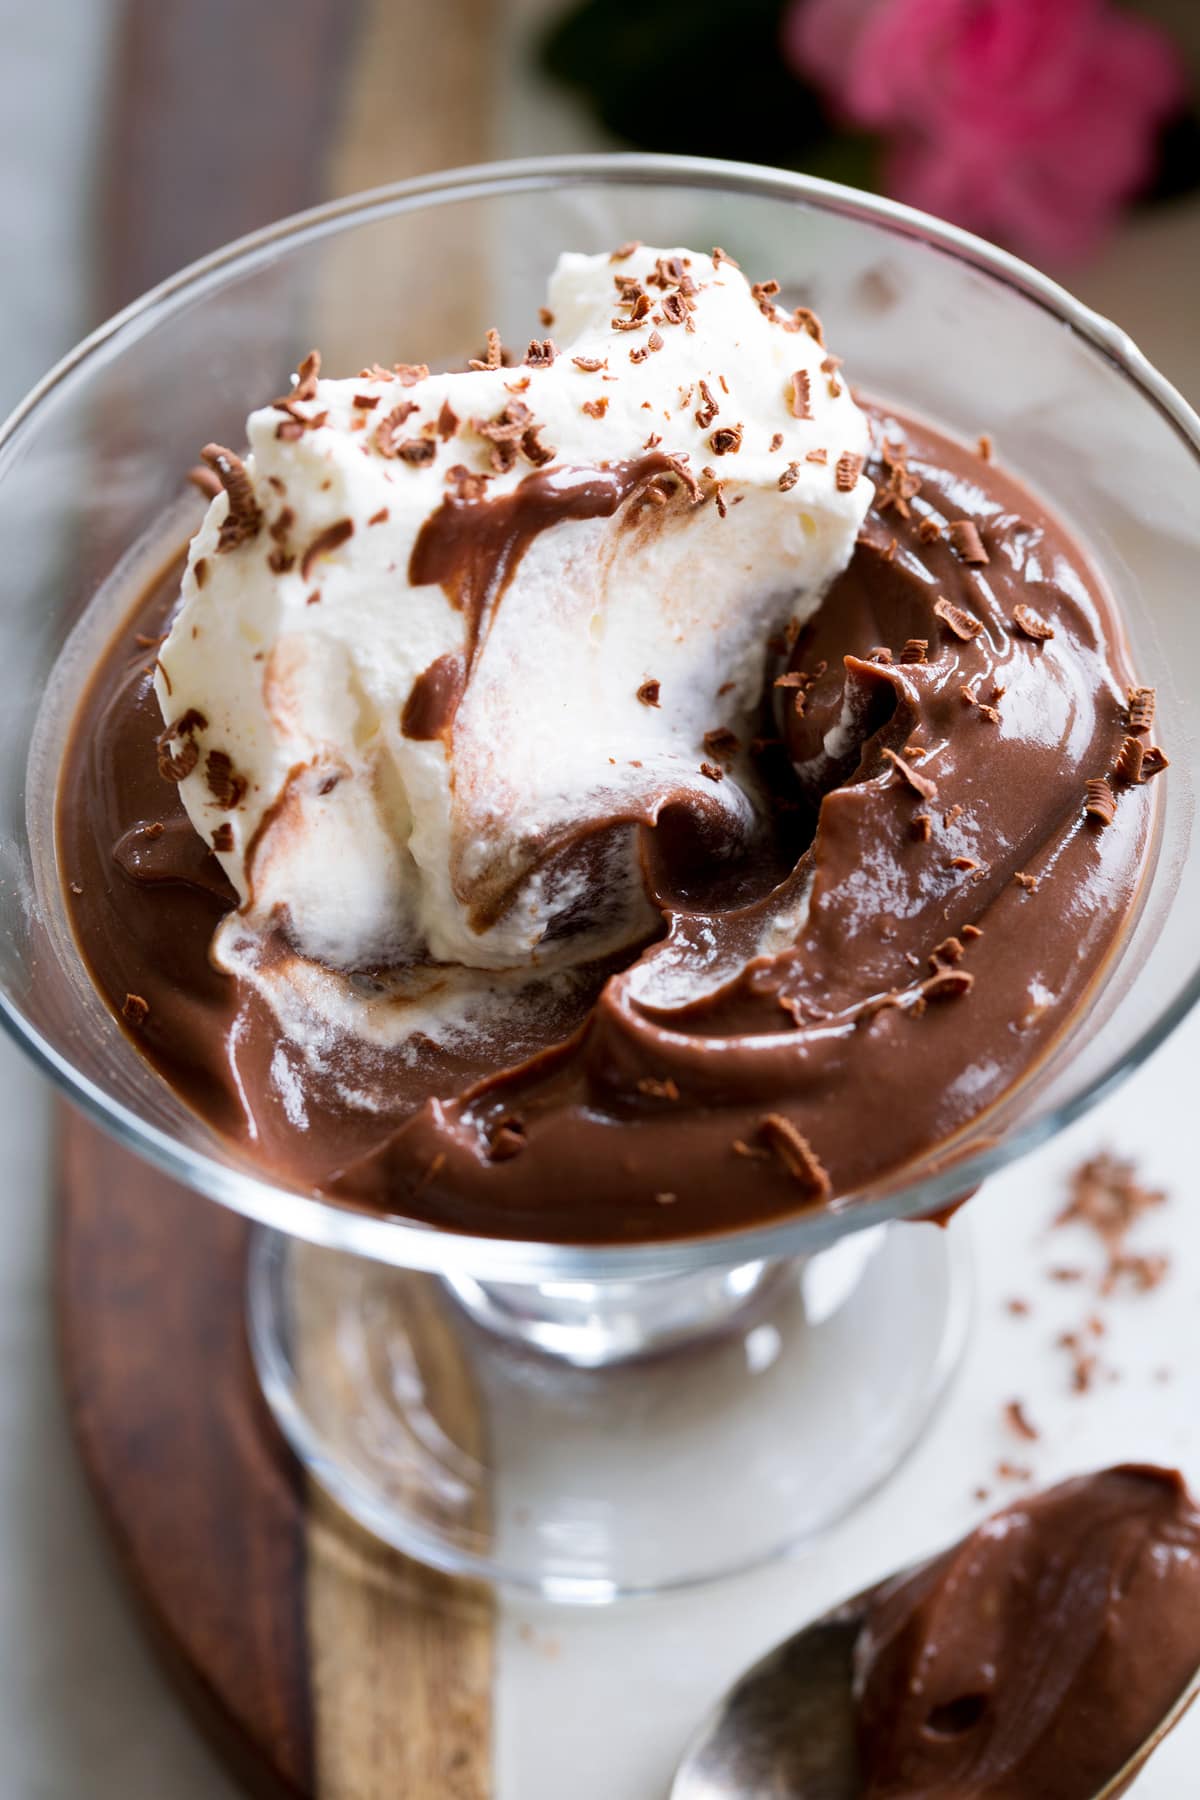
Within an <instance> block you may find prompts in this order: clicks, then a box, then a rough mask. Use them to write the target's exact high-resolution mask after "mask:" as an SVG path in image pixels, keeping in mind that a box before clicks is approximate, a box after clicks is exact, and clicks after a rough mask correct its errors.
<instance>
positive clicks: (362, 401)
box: [351, 394, 379, 412]
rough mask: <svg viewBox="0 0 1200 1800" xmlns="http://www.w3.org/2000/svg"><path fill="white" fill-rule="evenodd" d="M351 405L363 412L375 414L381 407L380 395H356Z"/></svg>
mask: <svg viewBox="0 0 1200 1800" xmlns="http://www.w3.org/2000/svg"><path fill="white" fill-rule="evenodd" d="M351 404H352V405H354V406H357V407H359V408H360V410H361V411H363V412H374V411H375V408H376V407H377V406H378V405H379V395H378V394H355V396H354V399H353V401H352V402H351Z"/></svg>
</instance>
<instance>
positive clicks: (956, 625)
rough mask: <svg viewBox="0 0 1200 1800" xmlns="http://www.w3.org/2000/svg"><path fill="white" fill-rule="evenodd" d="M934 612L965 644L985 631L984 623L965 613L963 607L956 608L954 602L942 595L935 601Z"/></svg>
mask: <svg viewBox="0 0 1200 1800" xmlns="http://www.w3.org/2000/svg"><path fill="white" fill-rule="evenodd" d="M933 610H934V612H935V614H936V615H937V617H938V618H939V619H940V620H941V621H942V623H943V625H945V626H947V628H948V629H949V630H950V631H952V632H953V633H954V635H955V637H956V638H961V639H962V641H963V642H964V643H969V642H970V640H971V639H972V638H977V637H978V636H979V634H980V632H981V631H982V630H983V625H982V622H981V621H980V620H979V619H976V618H972V616H971V614H970V613H969V612H964V610H963V608H962V607H961V606H955V605H954V603H953V601H950V600H947V599H946V598H945V596H944V595H942V594H939V595H938V597H937V599H936V600H935V601H934V603H933Z"/></svg>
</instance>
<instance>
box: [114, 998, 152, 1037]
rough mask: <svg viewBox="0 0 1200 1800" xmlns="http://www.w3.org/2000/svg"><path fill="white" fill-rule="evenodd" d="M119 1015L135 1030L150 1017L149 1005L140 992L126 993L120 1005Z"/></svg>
mask: <svg viewBox="0 0 1200 1800" xmlns="http://www.w3.org/2000/svg"><path fill="white" fill-rule="evenodd" d="M121 1017H122V1018H123V1019H124V1020H125V1021H126V1023H127V1024H129V1025H132V1026H133V1028H134V1030H135V1031H137V1030H138V1029H139V1028H140V1027H141V1026H143V1025H144V1024H145V1023H146V1020H147V1019H148V1018H149V1017H150V1007H149V1004H148V1002H147V1001H145V1000H143V999H142V996H141V995H140V994H126V996H125V1000H124V1003H123V1005H122V1007H121Z"/></svg>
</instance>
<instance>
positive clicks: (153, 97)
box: [0, 0, 1200, 1800]
mask: <svg viewBox="0 0 1200 1800" xmlns="http://www.w3.org/2000/svg"><path fill="white" fill-rule="evenodd" d="M0 44H2V45H3V53H2V55H0V221H2V225H3V231H2V235H0V345H2V346H3V355H2V356H0V412H3V411H6V410H7V409H8V407H9V406H11V405H13V404H15V403H16V401H17V400H18V399H19V398H20V396H21V394H22V393H23V392H24V391H25V390H26V388H27V387H28V386H29V385H30V384H31V383H32V382H33V381H34V380H35V379H36V378H37V377H38V376H39V375H40V374H41V373H42V372H43V371H44V370H45V369H46V368H47V367H48V366H49V365H50V364H51V363H52V362H53V361H54V360H55V359H56V358H57V357H58V356H60V355H61V354H62V353H63V352H64V351H65V350H66V349H68V348H69V346H70V345H71V344H72V343H73V342H74V341H75V340H76V339H77V338H78V337H80V336H81V335H82V334H83V333H84V332H86V331H87V330H88V329H89V328H90V327H91V326H92V325H94V324H95V323H96V322H98V321H99V320H100V319H102V318H104V317H105V316H106V315H107V314H109V313H110V312H112V311H113V310H115V309H116V308H117V307H119V306H121V305H123V304H125V302H127V301H128V300H130V299H132V298H133V297H134V296H135V295H137V294H138V293H140V292H142V291H143V290H144V289H145V288H147V287H149V286H150V285H152V284H153V283H154V282H156V281H158V280H160V279H161V278H162V277H164V276H166V275H168V274H169V273H171V272H172V271H173V270H174V269H176V268H178V267H179V266H180V265H181V264H183V263H185V262H188V261H190V260H191V259H192V258H194V257H196V256H198V255H200V254H202V253H203V252H205V251H207V250H210V249H212V248H213V247H215V246H216V245H218V244H220V243H222V242H224V241H226V240H227V239H229V238H231V237H234V236H237V235H239V234H241V233H243V232H246V231H249V230H251V229H253V228H254V227H256V226H259V225H262V224H264V223H266V222H268V221H269V220H271V219H274V218H277V217H279V216H280V215H282V214H285V213H289V212H292V211H295V210H297V209H298V208H301V207H305V206H309V205H311V204H313V203H315V202H317V201H319V200H322V199H324V198H327V197H329V196H333V195H338V194H344V193H350V192H353V191H354V190H356V189H359V188H362V187H367V186H372V185H375V184H378V183H380V182H384V181H389V180H393V179H396V178H400V177H404V176H409V175H414V174H417V173H420V172H422V171H426V170H432V169H436V168H441V167H446V166H450V165H454V164H460V163H469V162H476V161H482V160H485V159H489V158H492V157H507V156H531V155H539V154H546V153H557V152H563V151H571V150H587V149H629V148H634V149H652V150H659V151H677V152H684V153H689V154H699V155H715V156H724V157H730V158H736V159H742V160H748V161H759V162H767V163H776V164H783V165H786V166H791V167H797V168H802V169H806V170H810V171H813V172H816V173H820V174H823V175H827V176H830V177H833V178H835V179H839V180H844V181H849V182H852V183H854V184H856V185H861V186H870V187H876V188H879V189H882V190H883V191H886V192H889V193H892V194H894V195H896V196H897V197H899V198H901V199H905V200H908V201H911V202H912V203H913V204H915V205H919V206H923V207H925V208H927V209H929V210H932V211H936V212H939V213H942V214H943V215H944V216H947V217H950V218H952V219H955V220H957V221H959V222H961V223H963V224H965V225H967V226H969V227H971V228H972V229H975V230H978V231H980V232H982V233H983V234H984V235H986V236H989V237H992V238H995V239H997V240H998V241H1001V242H1003V243H1005V244H1007V245H1009V246H1010V247H1012V248H1013V249H1015V250H1017V251H1018V252H1020V253H1021V254H1023V255H1025V256H1028V257H1029V258H1030V259H1031V260H1033V261H1036V262H1038V263H1039V264H1041V265H1043V266H1045V267H1047V268H1049V269H1050V270H1051V271H1052V272H1053V273H1054V274H1056V275H1058V276H1059V277H1060V278H1061V279H1063V280H1064V281H1065V282H1066V283H1067V284H1068V285H1069V286H1071V287H1073V288H1074V289H1075V290H1076V291H1077V292H1079V293H1080V294H1081V295H1082V296H1083V297H1084V298H1085V299H1087V300H1088V301H1089V302H1090V303H1091V304H1092V305H1094V306H1096V307H1097V308H1099V309H1100V310H1101V311H1103V312H1105V313H1108V314H1110V315H1111V316H1113V317H1114V318H1116V319H1117V320H1118V322H1119V323H1121V324H1122V325H1123V326H1125V328H1126V329H1127V330H1128V331H1129V332H1130V333H1131V335H1132V336H1133V337H1134V338H1135V339H1137V340H1138V341H1139V342H1140V343H1141V345H1142V347H1143V349H1144V350H1145V351H1146V352H1147V353H1148V355H1149V356H1150V357H1151V358H1152V360H1154V361H1156V362H1157V363H1158V364H1159V365H1160V366H1161V367H1162V368H1163V369H1164V370H1165V372H1166V373H1167V374H1168V375H1169V376H1170V377H1171V378H1172V379H1173V380H1175V381H1176V382H1177V383H1178V384H1179V385H1180V386H1181V387H1182V388H1183V389H1184V391H1185V392H1186V393H1188V394H1189V396H1190V397H1191V398H1192V399H1193V400H1197V399H1200V334H1198V333H1197V329H1196V322H1195V292H1196V281H1197V276H1198V275H1200V123H1198V115H1197V91H1198V87H1200V5H1198V4H1197V0H1147V3H1146V4H1130V3H1124V0H788V3H787V4H781V3H780V0H732V3H731V0H687V4H686V5H682V4H679V0H582V3H580V0H572V3H570V4H564V3H563V0H38V4H36V5H29V4H27V3H25V4H17V0H0ZM0 1075H2V1077H3V1079H2V1080H0V1143H2V1144H3V1148H4V1168H5V1172H6V1176H7V1181H6V1209H7V1218H6V1221H5V1230H4V1231H3V1233H2V1234H0V1556H2V1558H3V1564H2V1572H0V1746H2V1749H0V1796H3V1800H10V1796H11V1797H12V1800H30V1797H33V1796H38V1797H41V1796H45V1797H46V1800H66V1797H68V1796H69V1797H70V1800H85V1797H86V1796H93V1795H95V1796H105V1797H107V1796H108V1795H110V1794H111V1795H114V1796H115V1795H118V1794H120V1795H121V1796H122V1797H123V1800H143V1797H145V1800H148V1797H149V1796H151V1795H154V1796H155V1797H156V1800H158V1797H159V1796H162V1795H164V1794H169V1795H170V1796H171V1800H191V1797H192V1796H200V1795H204V1796H206V1797H211V1796H215V1795H221V1794H224V1793H228V1792H230V1791H231V1790H229V1789H228V1787H227V1785H226V1783H225V1780H224V1777H223V1776H222V1775H221V1774H220V1773H219V1771H218V1770H217V1768H216V1766H215V1764H214V1763H213V1762H212V1761H211V1759H210V1758H209V1756H208V1753H207V1752H206V1751H205V1750H204V1748H203V1746H202V1745H201V1744H200V1743H199V1741H198V1739H196V1738H195V1737H194V1736H193V1734H192V1732H191V1730H190V1728H189V1727H188V1725H187V1724H186V1722H185V1721H184V1719H183V1717H182V1714H181V1713H179V1712H178V1711H177V1709H176V1708H175V1706H174V1704H173V1703H172V1702H169V1701H167V1700H166V1699H165V1698H164V1695H165V1689H164V1688H163V1686H162V1684H161V1681H160V1678H159V1677H158V1675H157V1673H156V1671H155V1670H154V1669H153V1668H152V1666H151V1664H150V1661H149V1655H148V1652H147V1651H146V1650H145V1649H144V1648H143V1646H142V1644H141V1641H140V1639H139V1638H138V1636H137V1634H136V1631H135V1628H134V1625H133V1622H132V1620H131V1619H130V1618H129V1616H128V1615H127V1612H126V1609H125V1606H124V1604H123V1599H122V1596H121V1594H120V1592H119V1591H118V1588H117V1584H116V1580H115V1577H114V1576H113V1574H112V1573H111V1571H110V1569H109V1566H108V1564H107V1562H106V1561H105V1559H104V1557H103V1556H102V1554H101V1552H100V1549H99V1545H98V1532H97V1528H96V1526H95V1524H94V1521H93V1519H92V1517H91V1513H90V1511H89V1507H88V1503H87V1501H86V1499H85V1497H84V1495H83V1492H82V1487H81V1482H80V1478H79V1476H78V1474H77V1472H76V1469H75V1465H74V1461H73V1458H72V1455H71V1452H70V1448H69V1444H68V1441H67V1437H66V1431H65V1427H64V1426H63V1424H62V1422H61V1417H60V1411H59V1402H58V1397H57V1389H56V1384H55V1376H54V1366H53V1352H52V1345H51V1343H50V1330H51V1327H50V1311H49V1306H48V1283H49V1275H48V1272H47V1271H48V1267H49V1256H48V1241H49V1235H50V1231H51V1228H52V1209H51V1207H50V1206H49V1205H48V1204H47V1199H48V1196H49V1195H50V1194H51V1193H52V1191H53V1181H54V1163H53V1145H52V1142H51V1139H52V1136H53V1121H52V1113H51V1107H50V1103H49V1099H48V1096H47V1095H46V1094H45V1092H44V1091H43V1089H42V1086H41V1084H40V1082H39V1081H38V1080H37V1078H36V1077H35V1076H34V1075H33V1074H32V1072H31V1071H29V1070H28V1069H27V1068H26V1067H25V1066H24V1064H23V1063H22V1062H20V1061H19V1060H18V1058H17V1056H16V1053H15V1052H13V1051H11V1050H9V1048H8V1046H7V1045H0ZM81 1771H92V1772H93V1773H92V1775H90V1776H88V1777H84V1776H82V1775H81ZM81 1781H83V1782H84V1783H85V1785H81Z"/></svg>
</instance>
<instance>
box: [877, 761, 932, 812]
mask: <svg viewBox="0 0 1200 1800" xmlns="http://www.w3.org/2000/svg"><path fill="white" fill-rule="evenodd" d="M883 755H884V757H885V758H886V760H887V761H888V762H890V763H891V765H892V767H893V769H894V770H895V772H896V774H897V775H899V776H900V777H901V778H902V779H903V780H904V781H906V782H907V783H908V785H909V787H910V788H911V789H912V790H913V793H914V794H919V795H920V797H921V799H922V800H934V799H936V798H937V783H936V782H934V781H930V779H929V777H928V775H922V774H921V773H920V771H919V770H917V769H914V768H913V766H912V764H911V763H910V762H907V761H906V760H905V758H904V757H903V756H901V755H900V752H899V751H898V750H884V752H883Z"/></svg>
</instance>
